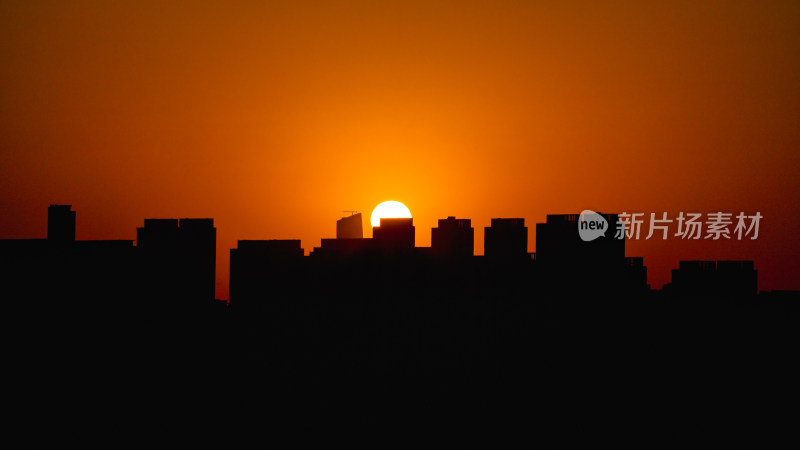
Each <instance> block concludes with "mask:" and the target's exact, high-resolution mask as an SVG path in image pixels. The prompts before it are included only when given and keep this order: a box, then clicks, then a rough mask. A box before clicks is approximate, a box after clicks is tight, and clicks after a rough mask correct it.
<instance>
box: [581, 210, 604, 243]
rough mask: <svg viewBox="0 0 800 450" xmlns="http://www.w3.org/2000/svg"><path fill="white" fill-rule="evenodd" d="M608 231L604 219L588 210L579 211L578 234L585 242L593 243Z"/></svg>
mask: <svg viewBox="0 0 800 450" xmlns="http://www.w3.org/2000/svg"><path fill="white" fill-rule="evenodd" d="M606 231H608V221H607V220H606V218H605V217H603V216H601V215H600V214H598V213H596V212H594V211H592V210H590V209H585V210H583V211H581V214H580V215H579V216H578V234H579V235H580V236H581V239H583V240H584V241H586V242H589V241H593V240H595V239H597V238H599V237H600V236H605V235H606Z"/></svg>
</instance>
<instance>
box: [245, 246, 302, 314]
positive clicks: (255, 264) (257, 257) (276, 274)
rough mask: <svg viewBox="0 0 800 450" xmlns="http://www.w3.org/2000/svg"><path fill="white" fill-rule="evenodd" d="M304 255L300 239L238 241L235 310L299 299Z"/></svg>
mask: <svg viewBox="0 0 800 450" xmlns="http://www.w3.org/2000/svg"><path fill="white" fill-rule="evenodd" d="M303 254H304V252H303V248H302V247H301V246H300V240H299V239H270V240H241V241H238V243H237V248H234V249H231V265H230V302H231V307H232V308H237V309H238V310H239V311H243V310H247V309H248V308H259V307H260V306H259V305H263V302H264V301H268V302H275V301H278V300H281V299H283V300H285V299H286V298H288V297H291V296H297V295H298V293H299V291H300V289H301V288H302V283H301V275H302V274H303V270H302V269H301V266H302V264H303V263H304V260H305V258H304V257H303Z"/></svg>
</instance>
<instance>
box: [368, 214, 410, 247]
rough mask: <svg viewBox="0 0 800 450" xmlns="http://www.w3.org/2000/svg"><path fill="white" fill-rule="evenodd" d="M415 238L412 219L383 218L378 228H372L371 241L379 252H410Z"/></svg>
mask: <svg viewBox="0 0 800 450" xmlns="http://www.w3.org/2000/svg"><path fill="white" fill-rule="evenodd" d="M415 238H416V236H415V229H414V219H410V218H409V219H406V218H391V219H389V218H383V219H381V225H380V226H378V227H372V239H373V241H374V245H375V248H377V249H379V250H380V251H389V252H411V251H413V250H414V243H415Z"/></svg>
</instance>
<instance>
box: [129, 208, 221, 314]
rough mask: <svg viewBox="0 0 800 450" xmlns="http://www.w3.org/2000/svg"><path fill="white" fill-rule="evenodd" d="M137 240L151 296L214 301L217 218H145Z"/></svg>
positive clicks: (137, 232) (191, 301)
mask: <svg viewBox="0 0 800 450" xmlns="http://www.w3.org/2000/svg"><path fill="white" fill-rule="evenodd" d="M136 239H137V244H136V246H137V248H138V249H139V252H140V255H141V257H142V258H143V259H142V263H143V264H144V265H145V266H146V267H145V269H144V270H145V273H146V274H147V275H146V277H147V279H146V280H144V281H145V283H146V284H147V285H148V286H150V287H151V291H152V292H151V295H153V296H155V297H161V298H165V299H182V300H184V301H188V302H190V303H195V302H203V301H206V302H211V301H213V300H214V297H215V295H214V293H215V292H214V290H215V278H216V258H217V229H216V228H215V227H214V219H180V220H179V219H145V221H144V227H142V228H137V229H136ZM198 304H199V303H198Z"/></svg>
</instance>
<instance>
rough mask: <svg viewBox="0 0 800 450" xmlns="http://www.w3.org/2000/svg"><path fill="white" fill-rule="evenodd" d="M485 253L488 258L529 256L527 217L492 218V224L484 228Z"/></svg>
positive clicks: (523, 257)
mask: <svg viewBox="0 0 800 450" xmlns="http://www.w3.org/2000/svg"><path fill="white" fill-rule="evenodd" d="M483 253H484V255H486V257H487V258H502V259H514V258H516V259H525V258H528V257H529V256H528V227H526V226H525V219H519V218H517V219H492V225H491V226H489V227H485V228H484V241H483Z"/></svg>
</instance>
